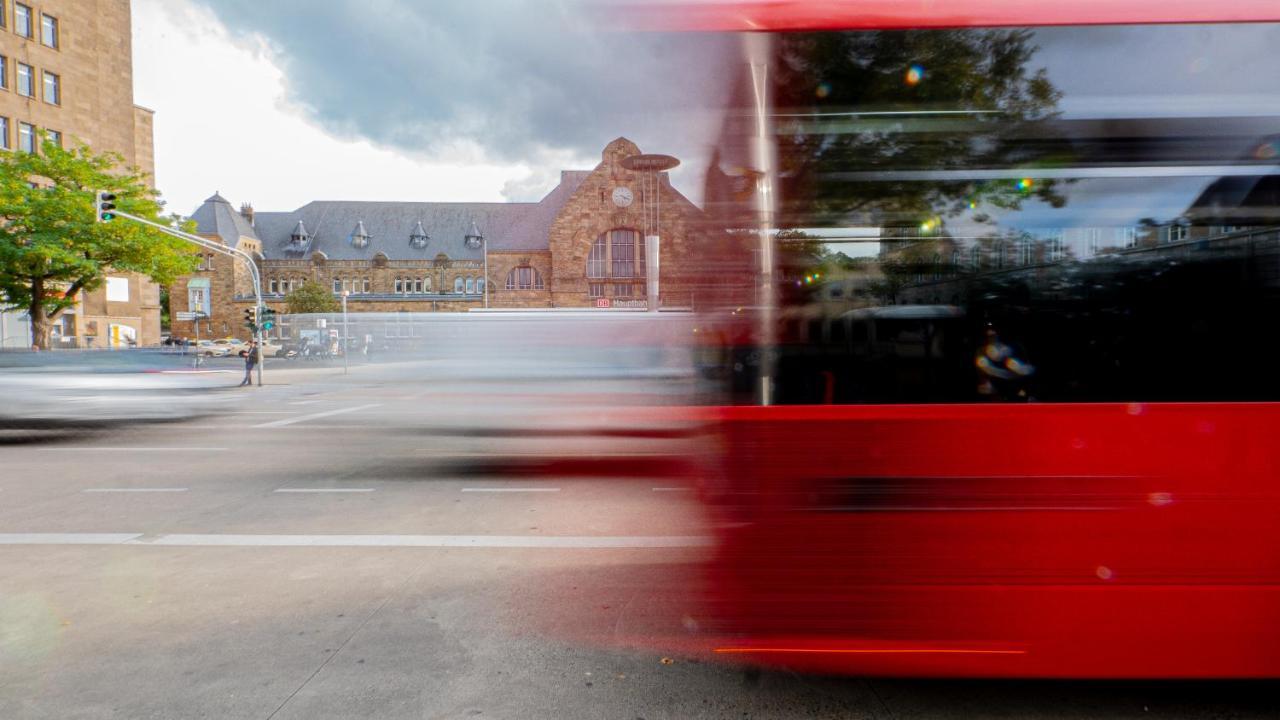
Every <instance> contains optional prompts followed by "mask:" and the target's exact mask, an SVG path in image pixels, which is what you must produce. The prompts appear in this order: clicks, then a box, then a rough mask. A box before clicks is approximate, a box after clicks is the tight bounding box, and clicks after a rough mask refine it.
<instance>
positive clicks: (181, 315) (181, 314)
mask: <svg viewBox="0 0 1280 720" xmlns="http://www.w3.org/2000/svg"><path fill="white" fill-rule="evenodd" d="M207 317H209V316H208V315H205V314H204V313H202V312H200V311H199V310H196V311H195V312H186V311H181V310H180V311H178V319H179V320H204V319H205V318H207Z"/></svg>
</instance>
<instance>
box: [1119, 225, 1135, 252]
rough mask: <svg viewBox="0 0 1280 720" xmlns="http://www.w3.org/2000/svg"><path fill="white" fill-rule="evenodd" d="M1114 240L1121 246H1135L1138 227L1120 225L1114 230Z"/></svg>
mask: <svg viewBox="0 0 1280 720" xmlns="http://www.w3.org/2000/svg"><path fill="white" fill-rule="evenodd" d="M1116 240H1117V241H1118V243H1117V244H1118V245H1119V246H1120V247H1123V248H1131V247H1136V246H1137V244H1138V228H1136V227H1122V228H1119V229H1117V230H1116Z"/></svg>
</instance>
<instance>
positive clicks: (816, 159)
mask: <svg viewBox="0 0 1280 720" xmlns="http://www.w3.org/2000/svg"><path fill="white" fill-rule="evenodd" d="M1033 38H1034V34H1033V33H1032V31H1030V30H1013V29H997V30H970V29H958V30H914V31H894V32H888V31H884V32H849V33H793V34H786V35H781V36H779V40H778V48H777V63H776V66H777V71H776V72H775V73H774V74H773V75H772V76H771V77H772V80H773V91H774V93H775V97H776V105H777V106H778V111H779V113H780V117H781V118H782V119H781V120H779V125H778V153H779V160H780V163H781V168H780V174H779V179H780V183H781V188H780V197H781V198H782V199H783V202H782V208H781V210H782V219H781V224H782V226H783V227H821V226H837V227H838V226H841V225H848V224H854V225H880V226H894V227H918V226H920V225H921V224H922V223H925V222H938V221H939V219H940V218H941V217H944V216H955V215H958V214H960V213H962V212H964V211H966V210H970V209H975V208H978V207H980V206H982V205H984V204H987V205H992V206H995V207H1001V208H1008V209H1017V208H1018V207H1020V205H1021V203H1022V202H1023V201H1024V200H1026V199H1029V198H1033V197H1034V198H1038V199H1040V200H1043V201H1046V202H1050V203H1052V204H1054V205H1060V204H1061V203H1063V202H1064V198H1063V197H1062V196H1061V195H1060V194H1058V193H1057V192H1056V191H1055V186H1056V185H1057V183H1055V182H1053V181H1040V180H1031V179H1028V180H1022V181H1019V180H992V181H985V182H980V181H973V180H967V179H938V180H928V181H922V180H897V179H888V178H886V177H885V176H884V174H885V173H887V172H889V171H920V170H923V171H948V170H960V171H964V170H970V169H974V168H999V167H1037V166H1042V165H1049V164H1056V163H1060V162H1063V161H1065V160H1066V158H1063V157H1058V155H1060V154H1061V152H1062V151H1061V149H1060V148H1061V147H1062V146H1061V145H1057V144H1054V143H1043V142H1029V141H1028V140H1029V139H1033V138H1036V137H1037V136H1038V135H1037V133H1040V134H1041V135H1039V137H1043V136H1044V134H1048V133H1051V130H1050V129H1049V128H1048V126H1046V125H1045V123H1044V121H1046V120H1049V119H1051V118H1052V117H1054V115H1055V113H1056V106H1057V101H1058V99H1059V97H1060V95H1061V93H1059V91H1058V90H1057V89H1056V88H1054V87H1053V85H1052V84H1051V83H1050V81H1049V79H1048V76H1047V74H1046V72H1045V71H1044V70H1043V69H1039V70H1035V71H1031V70H1029V69H1028V66H1029V64H1030V63H1031V60H1032V58H1033V56H1034V55H1035V52H1036V49H1037V48H1036V47H1035V45H1033V44H1032V40H1033ZM921 111H924V112H921ZM939 112H941V113H942V114H934V113H939ZM877 175H880V177H876V176H877ZM975 219H978V218H975Z"/></svg>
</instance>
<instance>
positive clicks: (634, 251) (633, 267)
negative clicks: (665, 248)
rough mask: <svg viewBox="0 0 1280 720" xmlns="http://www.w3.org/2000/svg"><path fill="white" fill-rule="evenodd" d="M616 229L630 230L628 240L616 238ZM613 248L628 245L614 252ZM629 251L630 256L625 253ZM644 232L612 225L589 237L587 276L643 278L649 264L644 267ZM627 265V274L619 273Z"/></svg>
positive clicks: (618, 230)
mask: <svg viewBox="0 0 1280 720" xmlns="http://www.w3.org/2000/svg"><path fill="white" fill-rule="evenodd" d="M619 233H630V234H631V237H632V241H631V242H630V243H624V242H619V237H618V234H619ZM615 248H627V250H628V251H627V252H625V253H621V255H622V257H619V256H618V255H619V253H616V252H615V250H614V249H615ZM627 255H629V256H630V257H627ZM645 262H646V261H645V238H644V233H642V232H640V231H639V230H636V229H635V228H630V227H614V228H610V229H608V230H605V231H604V232H602V233H600V234H599V235H597V236H596V238H595V239H594V240H592V241H591V249H590V250H588V251H587V267H586V277H587V279H588V280H630V281H643V280H644V279H645V277H646V274H647V271H648V268H646V267H645ZM628 268H629V269H630V274H620V273H619V270H622V271H623V273H625V272H626V270H627V269H628Z"/></svg>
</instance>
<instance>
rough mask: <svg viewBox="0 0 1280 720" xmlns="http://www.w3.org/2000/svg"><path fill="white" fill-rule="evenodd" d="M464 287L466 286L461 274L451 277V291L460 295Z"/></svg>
mask: <svg viewBox="0 0 1280 720" xmlns="http://www.w3.org/2000/svg"><path fill="white" fill-rule="evenodd" d="M464 287H466V286H465V285H464V284H463V281H462V276H461V275H459V276H457V277H455V278H454V279H453V291H454V292H455V293H457V294H458V295H461V294H462V289H463V288H464Z"/></svg>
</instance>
